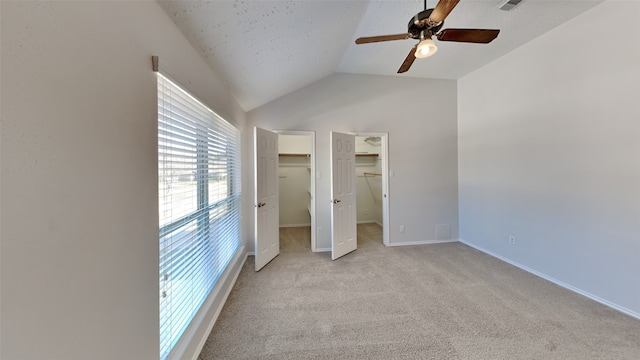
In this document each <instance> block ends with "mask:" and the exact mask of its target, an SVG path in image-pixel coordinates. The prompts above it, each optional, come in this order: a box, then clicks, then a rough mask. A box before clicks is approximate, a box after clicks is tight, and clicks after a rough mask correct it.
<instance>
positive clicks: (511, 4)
mask: <svg viewBox="0 0 640 360" xmlns="http://www.w3.org/2000/svg"><path fill="white" fill-rule="evenodd" d="M523 2H524V0H507V1H503V2H501V3H500V5H499V6H498V9H500V10H504V11H511V10H513V9H515V8H516V6H518V5H520V4H522V3H523Z"/></svg>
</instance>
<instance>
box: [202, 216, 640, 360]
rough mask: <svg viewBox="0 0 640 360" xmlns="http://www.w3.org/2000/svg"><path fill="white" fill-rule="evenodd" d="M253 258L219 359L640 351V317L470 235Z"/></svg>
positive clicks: (363, 237)
mask: <svg viewBox="0 0 640 360" xmlns="http://www.w3.org/2000/svg"><path fill="white" fill-rule="evenodd" d="M309 231H310V230H309V228H284V229H281V231H280V248H281V251H280V255H279V256H278V257H276V258H275V259H274V260H273V261H272V262H271V263H270V264H268V265H267V266H266V267H265V268H264V269H262V270H261V271H259V272H255V271H254V268H253V267H254V263H253V257H249V258H248V259H247V262H246V263H245V265H244V267H243V269H242V271H241V273H240V275H239V277H238V280H237V282H236V284H235V286H234V288H233V290H232V292H231V294H230V295H229V299H228V300H227V303H226V304H225V306H224V308H223V310H222V312H221V314H220V316H219V318H218V320H217V322H216V324H215V326H214V328H213V330H212V332H211V334H210V336H209V338H208V340H207V342H206V344H205V346H204V348H203V350H202V352H201V354H200V357H199V360H211V359H563V360H564V359H580V360H587V359H629V360H638V359H640V321H639V320H637V319H634V318H632V317H629V316H627V315H624V314H622V313H619V312H617V311H615V310H613V309H610V308H608V307H606V306H604V305H601V304H598V303H596V302H594V301H592V300H590V299H588V298H585V297H583V296H580V295H578V294H575V293H573V292H571V291H568V290H566V289H564V288H561V287H559V286H557V285H555V284H552V283H550V282H548V281H546V280H543V279H541V278H538V277H536V276H534V275H531V274H529V273H527V272H525V271H523V270H520V269H518V268H516V267H514V266H512V265H509V264H507V263H504V262H502V261H500V260H498V259H495V258H493V257H491V256H489V255H486V254H484V253H482V252H480V251H477V250H475V249H473V248H471V247H468V246H466V245H464V244H461V243H444V244H433V245H416V246H404V247H385V246H384V245H383V244H382V229H381V228H380V227H379V226H378V225H375V224H365V225H359V226H358V250H356V251H355V252H353V253H351V254H348V255H346V256H345V257H343V258H341V259H338V260H336V261H331V258H330V253H312V252H311V251H310V233H309Z"/></svg>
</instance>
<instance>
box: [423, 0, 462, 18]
mask: <svg viewBox="0 0 640 360" xmlns="http://www.w3.org/2000/svg"><path fill="white" fill-rule="evenodd" d="M459 2H460V0H440V2H438V5H436V7H435V8H434V9H433V12H432V13H431V15H430V16H429V22H430V23H434V24H439V23H441V22H443V21H444V19H445V18H446V17H447V16H449V13H450V12H451V10H453V8H454V7H456V5H458V3H459Z"/></svg>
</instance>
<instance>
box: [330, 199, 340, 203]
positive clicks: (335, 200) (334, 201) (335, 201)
mask: <svg viewBox="0 0 640 360" xmlns="http://www.w3.org/2000/svg"><path fill="white" fill-rule="evenodd" d="M341 201H342V200H338V199H333V201H332V202H333V203H334V204H337V203H339V202H341Z"/></svg>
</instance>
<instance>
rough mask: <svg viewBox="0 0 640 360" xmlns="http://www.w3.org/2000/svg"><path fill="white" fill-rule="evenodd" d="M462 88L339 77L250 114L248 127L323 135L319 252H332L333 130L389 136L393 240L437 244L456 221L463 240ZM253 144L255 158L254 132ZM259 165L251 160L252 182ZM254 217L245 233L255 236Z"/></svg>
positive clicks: (427, 82)
mask: <svg viewBox="0 0 640 360" xmlns="http://www.w3.org/2000/svg"><path fill="white" fill-rule="evenodd" d="M456 91H457V90H456V82H455V81H449V80H427V79H414V78H404V77H403V78H400V77H385V76H367V75H352V74H333V75H330V76H328V77H326V78H324V79H322V80H320V81H318V82H316V83H314V84H311V85H309V86H307V87H305V88H303V89H300V90H298V91H295V92H293V93H291V94H289V95H286V96H284V97H282V98H280V99H277V100H275V101H273V102H271V103H269V104H266V105H264V106H261V107H259V108H257V109H255V110H253V111H251V112H249V113H248V114H247V127H249V126H254V125H257V126H260V127H263V128H267V129H279V130H315V131H316V166H317V171H318V172H319V173H320V178H317V179H316V181H317V184H316V185H317V189H316V192H317V199H318V201H317V221H318V222H317V225H318V226H320V227H322V233H321V234H319V235H318V238H317V245H318V248H325V249H326V248H330V229H331V223H330V217H329V214H330V207H329V206H330V200H331V196H330V191H329V190H330V182H329V174H330V172H329V132H330V131H332V130H334V131H342V132H351V131H353V132H389V166H390V170H392V171H393V172H394V173H395V176H394V177H391V178H390V179H389V187H390V189H389V196H390V198H389V200H390V204H389V207H390V228H391V232H390V239H389V240H390V243H398V242H411V241H414V242H415V241H426V240H435V239H436V234H435V228H436V224H450V225H451V228H452V237H453V238H457V231H456V229H457V228H458V199H457V185H456V183H457V139H456V135H457V124H456V119H457V112H456V108H457V104H456ZM245 139H246V140H247V141H246V143H245V146H246V147H245V149H244V150H245V153H248V154H252V153H253V145H252V144H253V142H252V139H251V135H250V134H246V136H245ZM252 163H253V160H251V162H249V163H245V174H247V176H249V178H253V167H252ZM245 199H248V197H246V198H245ZM248 216H249V217H250V219H249V220H248V222H247V223H246V224H247V226H248V228H247V229H246V231H245V233H246V234H253V213H251V214H248ZM401 224H404V225H405V226H406V232H405V233H403V234H401V233H400V232H399V231H398V229H399V226H400V225H401Z"/></svg>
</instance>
